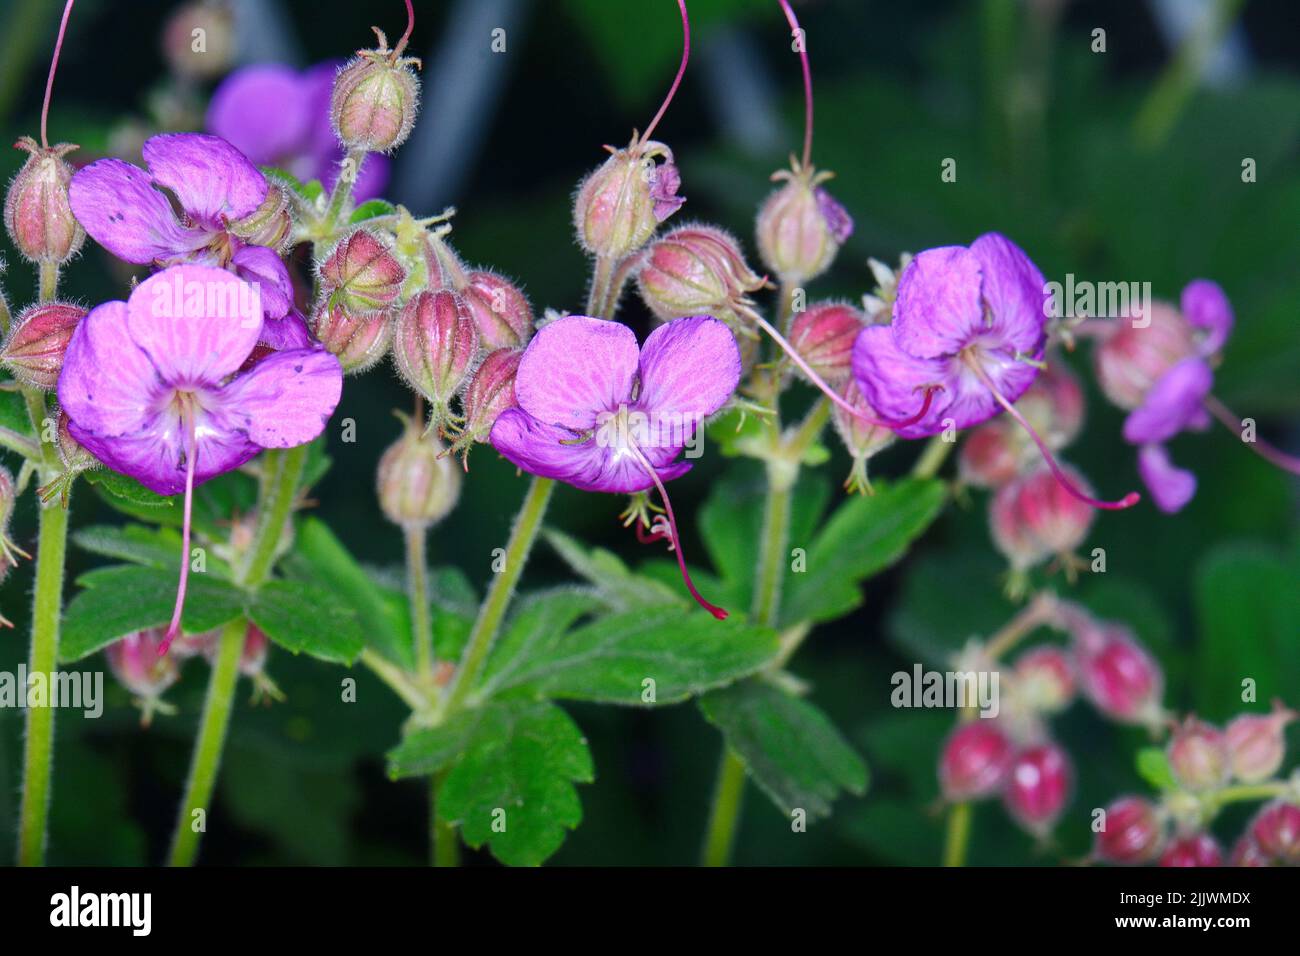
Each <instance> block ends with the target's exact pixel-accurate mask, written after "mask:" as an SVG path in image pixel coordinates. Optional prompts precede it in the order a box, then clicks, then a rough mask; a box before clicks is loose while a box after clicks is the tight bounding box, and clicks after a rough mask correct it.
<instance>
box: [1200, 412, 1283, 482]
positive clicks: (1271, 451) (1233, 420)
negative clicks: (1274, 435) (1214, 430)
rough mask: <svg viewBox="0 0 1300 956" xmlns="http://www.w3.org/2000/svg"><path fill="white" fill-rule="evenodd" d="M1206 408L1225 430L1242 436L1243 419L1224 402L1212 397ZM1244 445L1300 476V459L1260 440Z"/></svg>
mask: <svg viewBox="0 0 1300 956" xmlns="http://www.w3.org/2000/svg"><path fill="white" fill-rule="evenodd" d="M1205 407H1206V408H1207V409H1208V410H1209V412H1210V414H1211V415H1213V416H1214V417H1215V418H1217V419H1218V420H1219V421H1220V422H1222V424H1223V427H1224V428H1226V429H1228V431H1230V432H1236V433H1237V435H1238V436H1240V435H1241V432H1240V428H1241V419H1240V418H1238V417H1237V416H1236V415H1234V414H1233V413H1232V412H1231V411H1230V410H1229V409H1228V406H1226V405H1224V404H1223V402H1221V401H1219V400H1218V399H1217V398H1215V397H1214V396H1213V395H1210V396H1207V397H1206V399H1205ZM1244 444H1246V445H1249V446H1250V450H1251V451H1253V452H1254V453H1255V454H1256V455H1259V457H1260V458H1263V459H1264V460H1265V461H1266V462H1268V463H1269V464H1271V465H1276V466H1277V467H1278V468H1281V469H1282V470H1283V471H1289V472H1290V473H1291V474H1293V475H1300V458H1295V457H1293V456H1292V455H1288V454H1287V453H1286V452H1283V451H1279V450H1278V449H1276V448H1274V447H1273V446H1272V445H1270V444H1269V443H1268V442H1265V441H1260V440H1259V439H1256V440H1255V441H1248V442H1244Z"/></svg>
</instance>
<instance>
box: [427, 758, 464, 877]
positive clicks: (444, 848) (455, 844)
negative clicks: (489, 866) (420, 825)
mask: <svg viewBox="0 0 1300 956" xmlns="http://www.w3.org/2000/svg"><path fill="white" fill-rule="evenodd" d="M446 776H447V773H446V771H443V772H442V773H436V774H434V775H433V776H432V777H431V778H430V779H429V840H430V842H431V844H432V846H431V847H430V850H431V852H432V855H433V865H434V866H439V867H451V866H460V835H459V834H457V832H456V828H455V827H454V826H452V825H451V824H450V823H443V822H442V821H441V820H439V819H438V814H437V806H438V790H439V788H440V787H441V786H442V781H443V779H444V778H445V777H446Z"/></svg>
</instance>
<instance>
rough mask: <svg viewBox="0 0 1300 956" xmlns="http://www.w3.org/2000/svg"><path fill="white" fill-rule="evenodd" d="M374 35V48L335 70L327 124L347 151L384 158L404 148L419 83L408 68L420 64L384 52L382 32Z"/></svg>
mask: <svg viewBox="0 0 1300 956" xmlns="http://www.w3.org/2000/svg"><path fill="white" fill-rule="evenodd" d="M375 33H376V34H378V36H379V49H377V50H361V51H358V53H357V55H356V56H355V57H354V58H353V59H352V60H350V61H349V62H348V64H347V65H346V66H344V67H343V69H341V70H339V75H338V76H337V77H336V78H335V80H334V89H333V90H332V91H331V93H330V122H331V123H332V124H333V126H334V132H335V133H336V134H337V135H338V138H339V142H341V143H342V144H343V145H344V147H346V148H347V149H363V150H366V151H368V152H372V153H386V152H389V151H391V150H394V149H396V148H397V147H398V146H400V145H401V144H402V143H404V142H405V141H406V137H408V136H409V135H411V128H412V127H414V126H415V114H416V112H417V111H418V110H419V106H420V81H419V79H417V78H416V75H415V70H414V69H412V67H417V68H418V67H419V65H420V61H419V60H417V59H414V58H411V57H403V56H400V55H399V54H400V53H401V50H400V49H399V50H397V51H391V50H389V49H388V41H387V40H386V39H385V38H384V34H383V32H382V31H380V30H378V29H376V30H375ZM398 46H399V47H400V46H401V44H398Z"/></svg>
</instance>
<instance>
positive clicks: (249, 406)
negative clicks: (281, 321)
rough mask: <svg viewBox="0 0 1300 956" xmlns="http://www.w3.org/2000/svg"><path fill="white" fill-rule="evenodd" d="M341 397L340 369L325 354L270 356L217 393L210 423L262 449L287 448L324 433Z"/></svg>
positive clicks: (312, 351) (295, 351) (296, 352)
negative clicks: (218, 397) (237, 433)
mask: <svg viewBox="0 0 1300 956" xmlns="http://www.w3.org/2000/svg"><path fill="white" fill-rule="evenodd" d="M342 392H343V368H342V366H340V365H339V360H338V359H337V358H335V357H334V356H333V355H331V354H330V353H329V352H327V351H325V350H324V349H292V350H290V351H287V352H276V353H275V354H273V355H269V356H267V357H266V358H264V359H262V361H260V362H258V363H257V364H256V365H255V366H253V368H251V369H250V370H249V371H247V372H245V373H244V374H242V375H240V376H238V377H237V378H236V379H234V381H232V382H231V383H230V384H229V385H227V386H226V387H225V388H224V389H223V390H222V392H221V400H220V403H219V407H218V408H217V410H216V413H215V416H214V417H215V419H216V420H217V421H218V422H220V423H221V425H222V426H223V427H228V428H231V429H236V430H239V431H242V432H244V433H245V434H247V435H248V437H249V438H250V439H251V440H252V441H254V442H256V443H257V444H258V445H261V446H262V447H263V448H292V447H293V446H295V445H301V444H304V443H306V442H309V441H311V440H312V439H314V438H315V437H316V436H317V435H319V434H320V433H321V432H322V431H323V430H324V428H325V425H326V423H328V422H329V418H330V416H331V415H333V414H334V409H335V408H336V407H337V406H338V403H339V396H340V395H341V394H342Z"/></svg>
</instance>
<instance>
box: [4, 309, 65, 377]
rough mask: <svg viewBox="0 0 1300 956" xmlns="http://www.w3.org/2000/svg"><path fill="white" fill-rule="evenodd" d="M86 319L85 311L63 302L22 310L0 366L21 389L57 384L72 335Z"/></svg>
mask: <svg viewBox="0 0 1300 956" xmlns="http://www.w3.org/2000/svg"><path fill="white" fill-rule="evenodd" d="M85 316H86V310H85V309H83V308H81V307H80V306H77V305H69V304H67V303H65V302H48V303H45V304H43V305H33V306H31V307H30V308H28V309H25V310H24V311H23V312H22V314H20V315H19V316H18V318H17V319H16V320H14V324H13V326H12V327H11V328H10V329H9V335H8V336H6V338H5V341H4V345H3V346H0V362H3V363H4V366H5V367H6V368H7V369H9V370H10V371H11V372H13V374H14V378H16V379H18V381H20V382H22V383H23V384H24V385H31V386H33V387H34V388H43V389H46V390H49V389H52V388H54V386H55V385H57V384H58V382H59V372H61V371H63V355H64V353H65V352H67V351H68V343H69V342H71V341H72V333H73V332H75V331H76V330H77V324H78V323H79V322H80V321H81V320H82V319H83V318H85Z"/></svg>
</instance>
